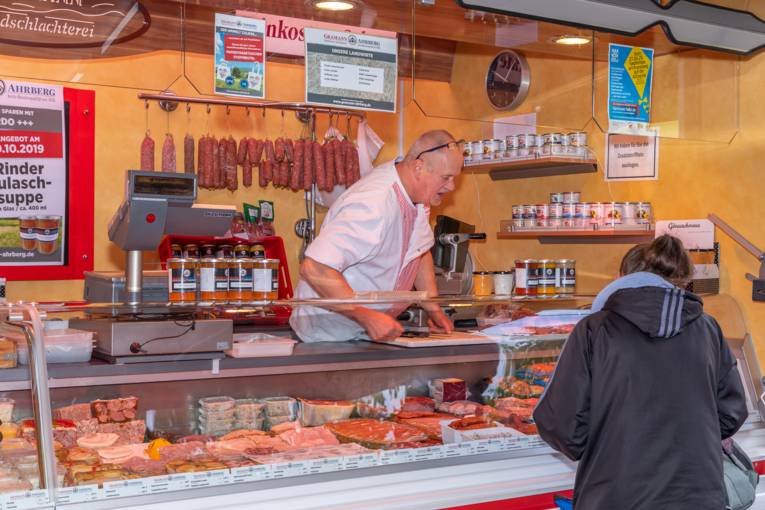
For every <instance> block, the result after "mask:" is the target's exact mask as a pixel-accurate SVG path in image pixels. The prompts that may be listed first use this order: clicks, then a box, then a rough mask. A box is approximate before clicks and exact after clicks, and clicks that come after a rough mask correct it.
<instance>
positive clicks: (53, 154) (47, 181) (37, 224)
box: [0, 80, 67, 266]
mask: <svg viewBox="0 0 765 510" xmlns="http://www.w3.org/2000/svg"><path fill="white" fill-rule="evenodd" d="M66 201H67V169H66V144H65V143H64V98H63V88H62V87H60V86H55V85H44V84H38V83H24V82H18V81H11V80H0V265H2V266H8V265H11V266H31V265H46V266H52V265H63V264H64V254H65V246H64V244H65V240H66V235H65V233H66V224H67V221H66V220H67V217H66V208H67V206H66Z"/></svg>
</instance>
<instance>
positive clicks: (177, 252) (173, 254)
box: [169, 244, 183, 259]
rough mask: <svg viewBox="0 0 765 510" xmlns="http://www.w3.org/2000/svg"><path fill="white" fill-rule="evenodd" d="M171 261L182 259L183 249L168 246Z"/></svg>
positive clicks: (173, 245) (176, 245)
mask: <svg viewBox="0 0 765 510" xmlns="http://www.w3.org/2000/svg"><path fill="white" fill-rule="evenodd" d="M169 258H171V259H182V258H183V247H182V246H181V245H180V244H171V245H170V257H169Z"/></svg>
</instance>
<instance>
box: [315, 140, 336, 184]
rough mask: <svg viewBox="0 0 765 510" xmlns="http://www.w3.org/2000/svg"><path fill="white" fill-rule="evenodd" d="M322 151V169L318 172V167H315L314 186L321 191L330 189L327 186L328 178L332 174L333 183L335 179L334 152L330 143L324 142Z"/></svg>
mask: <svg viewBox="0 0 765 510" xmlns="http://www.w3.org/2000/svg"><path fill="white" fill-rule="evenodd" d="M321 149H322V152H324V171H323V172H320V171H319V168H316V186H317V187H318V188H319V189H320V190H321V191H332V188H330V187H329V183H328V182H327V181H328V178H329V176H330V175H332V176H333V177H332V183H333V185H334V182H335V179H334V175H335V153H334V152H333V151H332V143H331V142H325V143H324V146H323V147H322V148H321Z"/></svg>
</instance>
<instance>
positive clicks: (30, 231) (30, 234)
mask: <svg viewBox="0 0 765 510" xmlns="http://www.w3.org/2000/svg"><path fill="white" fill-rule="evenodd" d="M19 237H21V238H22V239H26V240H28V241H31V240H34V239H37V233H36V232H35V228H34V227H31V228H29V227H28V228H22V229H20V230H19Z"/></svg>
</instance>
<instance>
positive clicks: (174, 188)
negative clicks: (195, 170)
mask: <svg viewBox="0 0 765 510" xmlns="http://www.w3.org/2000/svg"><path fill="white" fill-rule="evenodd" d="M132 195H151V196H154V197H173V198H175V197H180V198H192V199H193V198H194V179H193V178H189V177H172V176H166V175H161V176H160V175H133V192H132Z"/></svg>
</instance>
